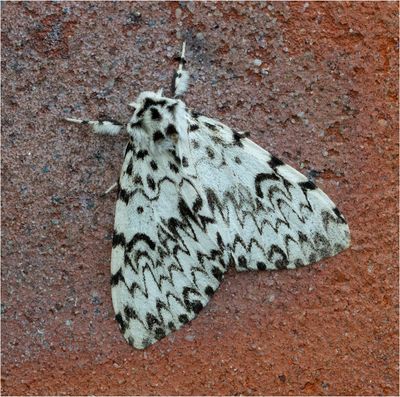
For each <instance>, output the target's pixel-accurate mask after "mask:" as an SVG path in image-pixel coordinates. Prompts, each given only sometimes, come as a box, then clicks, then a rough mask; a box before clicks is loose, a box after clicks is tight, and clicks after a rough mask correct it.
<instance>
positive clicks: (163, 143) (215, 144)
mask: <svg viewBox="0 0 400 397" xmlns="http://www.w3.org/2000/svg"><path fill="white" fill-rule="evenodd" d="M179 60H180V62H179V68H178V70H177V71H176V72H175V75H174V79H173V83H172V95H171V97H166V96H163V93H162V90H160V91H158V92H143V93H141V94H140V95H139V96H138V98H137V100H136V101H135V102H133V103H131V104H130V106H131V107H132V108H133V115H132V117H131V118H130V120H129V122H128V123H127V124H126V125H123V124H122V123H120V122H118V121H115V120H112V119H108V120H97V121H88V120H78V119H71V118H68V119H67V120H68V121H71V122H75V123H79V124H88V125H91V126H92V128H93V130H94V131H95V132H97V133H104V134H111V135H115V134H118V133H120V132H121V131H123V130H124V129H126V132H127V133H128V136H129V141H128V144H127V147H126V150H125V156H124V160H123V165H122V169H121V174H120V177H119V181H118V188H119V189H118V199H117V203H116V210H115V226H114V237H113V243H112V245H113V248H112V258H111V286H112V300H113V306H114V309H115V313H116V319H117V321H118V323H119V326H120V329H121V331H122V333H123V335H124V337H125V339H126V340H127V341H128V342H129V343H130V344H131V345H132V346H134V347H136V348H139V349H141V348H145V347H147V346H149V345H150V344H152V343H154V342H156V341H157V340H159V339H162V338H163V337H165V336H166V335H168V334H169V333H171V332H172V331H174V330H177V329H179V328H180V327H182V326H183V325H184V324H186V323H187V322H188V321H190V320H192V319H193V318H194V317H196V315H197V314H198V313H199V312H200V311H201V310H202V308H203V307H204V306H205V305H206V304H207V302H208V301H209V300H210V298H211V296H212V295H213V293H214V292H215V290H216V289H217V288H218V286H219V285H220V283H221V281H222V279H223V275H224V273H225V272H226V270H227V267H228V265H229V264H230V263H232V262H233V263H234V264H235V267H236V269H237V270H238V271H245V270H266V269H268V270H269V269H271V270H272V269H294V268H297V267H301V266H305V265H308V264H310V263H313V262H316V261H318V260H320V259H322V258H325V257H329V256H332V255H336V254H337V253H339V252H341V251H342V250H344V249H345V248H347V247H348V246H349V245H350V234H349V228H348V225H347V223H346V220H345V218H344V217H343V215H342V214H341V213H340V212H339V210H338V209H337V207H336V206H335V204H334V203H333V202H332V201H331V200H330V199H329V197H328V196H327V195H326V194H325V193H324V192H322V191H321V190H320V189H319V188H318V187H317V186H316V185H315V184H314V183H312V182H311V181H309V180H308V179H307V178H306V177H305V176H304V175H302V174H301V173H299V172H298V171H296V170H295V169H294V168H292V167H290V166H288V165H285V164H284V163H283V162H282V161H281V160H279V159H278V158H276V157H274V156H273V155H271V154H270V153H268V152H267V151H265V150H264V149H263V148H261V147H260V146H258V145H256V144H255V143H254V142H252V141H251V140H250V139H249V138H248V137H247V136H248V134H246V133H242V132H237V131H235V130H233V129H231V128H229V127H227V126H226V125H224V124H222V123H220V122H217V121H216V120H214V119H211V118H208V117H205V116H202V115H199V114H197V113H195V112H192V111H190V110H189V109H188V108H187V106H186V105H185V103H184V102H183V101H182V100H181V99H179V97H180V96H181V95H182V94H183V93H184V92H185V91H186V89H187V85H188V73H187V71H186V70H185V69H184V64H185V44H184V45H183V49H182V54H181V56H180V58H179Z"/></svg>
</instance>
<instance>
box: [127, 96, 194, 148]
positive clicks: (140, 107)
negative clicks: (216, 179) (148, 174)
mask: <svg viewBox="0 0 400 397" xmlns="http://www.w3.org/2000/svg"><path fill="white" fill-rule="evenodd" d="M129 107H130V108H132V109H133V110H134V113H133V115H132V117H131V119H130V120H129V123H128V125H127V130H128V134H129V135H130V136H131V137H132V140H133V142H134V143H137V144H138V145H139V146H142V147H147V148H152V147H158V146H161V147H168V148H169V147H171V146H172V147H173V146H175V144H176V143H177V142H178V140H179V136H180V135H181V134H184V133H186V129H187V128H186V126H187V121H186V111H185V104H184V103H183V102H182V101H181V100H179V99H173V98H167V97H164V96H162V92H161V91H158V92H157V93H156V92H149V91H146V92H143V93H141V94H140V95H139V96H138V98H137V100H136V101H135V102H132V103H130V104H129Z"/></svg>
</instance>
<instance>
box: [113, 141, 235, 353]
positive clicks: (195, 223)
mask: <svg viewBox="0 0 400 397" xmlns="http://www.w3.org/2000/svg"><path fill="white" fill-rule="evenodd" d="M150 160H151V159H149V157H148V156H147V157H145V158H139V159H138V158H137V156H135V155H134V152H133V151H132V150H130V149H129V145H128V149H127V151H126V156H125V160H124V164H123V167H122V172H121V176H120V190H119V194H118V200H117V203H116V212H115V227H114V229H115V230H114V238H113V249H112V258H111V273H112V277H111V285H112V300H113V306H114V310H115V313H116V319H117V321H118V323H119V325H120V329H121V331H122V333H123V335H124V337H125V339H126V340H127V341H128V343H130V344H131V345H133V346H134V347H136V348H139V349H141V348H145V347H147V346H148V345H150V344H152V343H154V342H156V341H157V340H159V339H161V338H163V337H164V336H166V335H168V334H169V333H170V332H172V331H174V330H176V329H179V328H180V327H181V326H183V325H184V324H185V323H187V322H188V321H189V320H191V319H193V318H194V317H195V316H196V315H197V314H198V313H199V312H200V310H201V309H202V308H203V307H204V306H205V305H206V304H207V302H208V301H209V299H210V297H211V296H212V294H213V293H214V291H215V290H216V289H217V288H218V286H219V284H220V281H221V279H222V277H223V274H224V273H225V271H226V268H227V260H228V258H227V253H226V252H224V251H223V250H221V246H220V244H221V237H218V235H217V232H218V230H217V228H216V226H215V225H214V222H213V220H212V219H211V218H210V217H209V216H208V215H210V212H209V210H208V207H207V206H206V205H204V204H205V203H204V201H205V200H204V197H203V196H202V194H201V192H200V191H199V189H198V188H197V187H196V185H195V183H193V181H191V179H190V178H182V174H181V173H180V172H173V171H172V170H171V169H169V172H167V173H166V172H165V168H164V167H169V166H170V164H168V162H167V163H165V164H163V161H162V159H161V158H160V159H158V160H157V164H158V169H157V170H154V169H151V168H150V164H149V163H150ZM153 166H154V164H153ZM172 168H173V167H172ZM163 170H164V171H163ZM166 174H169V175H170V176H169V177H166V176H165V175H166Z"/></svg>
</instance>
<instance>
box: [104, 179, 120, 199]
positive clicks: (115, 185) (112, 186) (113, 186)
mask: <svg viewBox="0 0 400 397" xmlns="http://www.w3.org/2000/svg"><path fill="white" fill-rule="evenodd" d="M117 186H118V182H115V183H113V184H112V185H111V186H110V187H109V188H108V189H107V190H106V191H105V192H104V193H103V194H102V196H105V195H106V194H108V193H110V192H112V191H113V190H114V189H115V188H116V187H117Z"/></svg>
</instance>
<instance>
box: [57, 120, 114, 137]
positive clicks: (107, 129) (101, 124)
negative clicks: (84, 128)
mask: <svg viewBox="0 0 400 397" xmlns="http://www.w3.org/2000/svg"><path fill="white" fill-rule="evenodd" d="M65 120H66V121H69V122H71V123H77V124H86V125H90V126H91V127H92V129H93V131H94V132H95V133H96V134H108V135H117V134H118V133H119V132H120V131H121V129H122V123H120V122H119V121H116V120H112V119H108V120H94V121H92V120H80V119H71V118H69V117H66V118H65Z"/></svg>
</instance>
